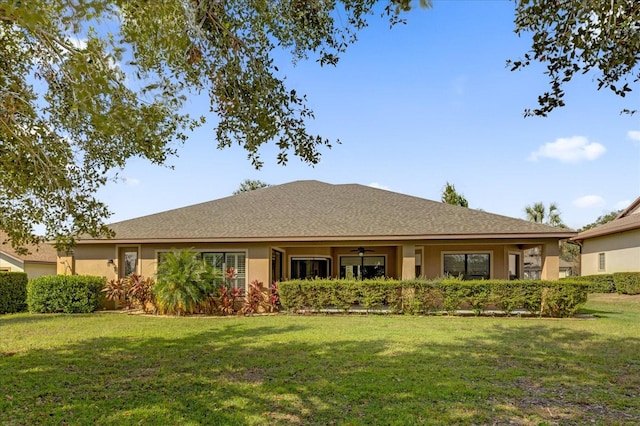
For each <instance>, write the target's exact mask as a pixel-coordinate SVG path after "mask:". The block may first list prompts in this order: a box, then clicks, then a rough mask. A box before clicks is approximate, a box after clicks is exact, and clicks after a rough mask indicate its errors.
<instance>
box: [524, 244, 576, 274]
mask: <svg viewBox="0 0 640 426" xmlns="http://www.w3.org/2000/svg"><path fill="white" fill-rule="evenodd" d="M539 252H540V250H537V249H529V250H525V252H524V267H523V272H524V274H523V278H524V279H526V280H539V279H540V276H541V275H542V264H541V262H540V260H541V259H540V254H539ZM558 266H559V275H558V276H559V277H560V278H566V277H571V276H574V275H577V272H576V271H577V270H578V267H577V265H576V264H574V262H569V261H566V260H564V259H563V258H562V257H561V258H560V262H559V265H558Z"/></svg>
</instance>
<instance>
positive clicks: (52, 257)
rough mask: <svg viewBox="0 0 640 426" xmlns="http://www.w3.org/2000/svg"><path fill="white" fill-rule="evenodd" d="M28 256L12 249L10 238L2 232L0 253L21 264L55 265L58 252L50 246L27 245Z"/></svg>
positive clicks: (0, 234) (0, 235) (0, 233)
mask: <svg viewBox="0 0 640 426" xmlns="http://www.w3.org/2000/svg"><path fill="white" fill-rule="evenodd" d="M26 247H27V250H28V251H29V253H28V254H25V255H21V254H18V253H16V251H15V250H14V249H13V247H11V242H10V240H9V236H8V235H7V234H6V233H4V232H2V231H0V252H2V253H4V254H6V255H7V256H10V257H12V258H14V259H16V260H18V261H21V262H43V263H55V262H56V257H57V252H56V250H55V249H54V248H53V247H52V246H51V245H49V244H41V245H39V246H34V245H27V246H26Z"/></svg>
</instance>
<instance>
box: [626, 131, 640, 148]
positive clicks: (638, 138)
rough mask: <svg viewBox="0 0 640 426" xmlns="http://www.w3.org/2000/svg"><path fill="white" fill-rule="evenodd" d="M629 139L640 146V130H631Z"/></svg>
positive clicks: (628, 134)
mask: <svg viewBox="0 0 640 426" xmlns="http://www.w3.org/2000/svg"><path fill="white" fill-rule="evenodd" d="M627 137H628V138H629V139H631V140H632V141H634V142H635V143H636V145H640V130H629V131H628V132H627Z"/></svg>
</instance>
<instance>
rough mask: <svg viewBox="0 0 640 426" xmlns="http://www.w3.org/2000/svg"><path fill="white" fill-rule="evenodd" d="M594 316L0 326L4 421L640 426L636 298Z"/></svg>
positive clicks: (57, 321)
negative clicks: (626, 425)
mask: <svg viewBox="0 0 640 426" xmlns="http://www.w3.org/2000/svg"><path fill="white" fill-rule="evenodd" d="M583 312H585V313H588V314H589V315H591V316H594V317H595V319H593V318H591V319H560V320H558V319H538V318H485V317H481V318H475V317H471V318H460V317H452V318H448V317H410V316H409V317H401V316H357V315H350V316H294V315H291V316H288V315H275V316H256V317H248V318H244V317H240V318H238V317H233V318H201V317H191V318H168V317H153V316H140V315H126V314H123V313H114V312H105V313H96V314H81V315H80V314H77V315H28V314H19V315H4V316H0V373H1V374H0V413H1V415H0V424H3V425H4V424H6V425H14V424H15V425H23V424H25V425H26V424H29V425H31V424H52V425H64V424H69V425H76V424H113V425H121V424H145V425H149V424H153V425H156V424H157V425H165V424H176V425H187V424H189V425H197V424H283V425H294V424H305V425H306V424H322V425H324V424H354V425H359V424H363V425H364V424H398V425H404V424H524V425H528V424H531V425H539V424H548V425H554V424H562V425H565V424H588V423H595V424H603V425H611V424H633V423H639V422H640V398H638V397H637V395H638V390H639V389H640V357H639V355H638V354H640V296H618V295H590V296H589V302H588V303H587V305H586V306H585V308H584V309H583Z"/></svg>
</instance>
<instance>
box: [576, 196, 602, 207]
mask: <svg viewBox="0 0 640 426" xmlns="http://www.w3.org/2000/svg"><path fill="white" fill-rule="evenodd" d="M605 204H606V203H605V201H604V198H602V197H601V196H599V195H585V196H584V197H580V198H576V199H575V200H573V205H574V206H576V207H579V208H581V209H590V208H595V207H604V205H605Z"/></svg>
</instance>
